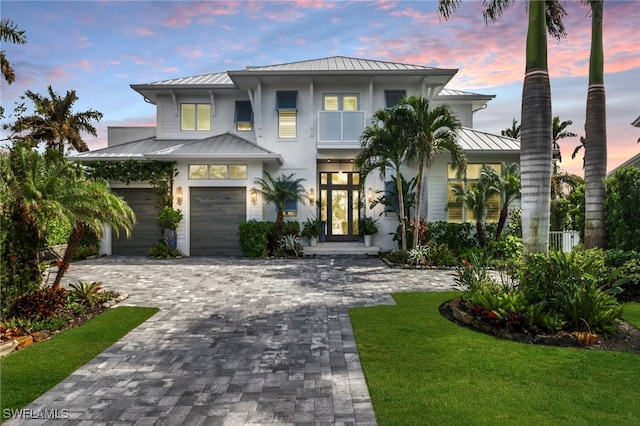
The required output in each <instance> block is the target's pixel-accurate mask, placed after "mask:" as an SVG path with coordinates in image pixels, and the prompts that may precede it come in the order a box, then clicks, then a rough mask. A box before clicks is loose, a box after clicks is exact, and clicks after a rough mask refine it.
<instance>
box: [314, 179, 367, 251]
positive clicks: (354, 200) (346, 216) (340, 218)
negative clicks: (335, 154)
mask: <svg viewBox="0 0 640 426" xmlns="http://www.w3.org/2000/svg"><path fill="white" fill-rule="evenodd" d="M359 179H360V175H359V174H358V173H356V172H321V173H320V203H321V204H320V206H321V209H320V213H321V215H320V216H321V220H322V221H324V222H325V223H326V229H325V233H326V240H327V241H357V240H358V200H359V199H360V192H359V188H358V184H359V183H360V180H359Z"/></svg>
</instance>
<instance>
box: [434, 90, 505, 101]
mask: <svg viewBox="0 0 640 426" xmlns="http://www.w3.org/2000/svg"><path fill="white" fill-rule="evenodd" d="M460 96H465V97H474V98H475V97H481V98H490V99H493V98H495V97H496V95H484V94H482V93H473V92H465V91H464V90H454V89H447V88H444V89H442V90H441V91H440V93H438V96H436V99H438V98H448V97H460Z"/></svg>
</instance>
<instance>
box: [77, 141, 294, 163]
mask: <svg viewBox="0 0 640 426" xmlns="http://www.w3.org/2000/svg"><path fill="white" fill-rule="evenodd" d="M71 159H73V160H76V161H85V162H87V161H125V160H143V161H144V160H157V161H175V160H179V159H200V160H225V161H229V160H261V161H268V162H276V163H278V164H283V163H284V160H283V159H282V156H281V155H280V154H276V153H274V152H271V151H269V150H266V149H264V148H261V147H259V146H258V145H256V144H254V143H252V142H249V141H248V140H246V139H242V138H240V137H238V136H236V135H233V134H231V133H224V134H221V135H217V136H212V137H210V138H206V139H199V140H160V139H156V138H148V139H142V140H138V141H132V142H127V143H123V144H119V145H115V146H110V147H107V148H103V149H98V150H95V151H87V152H81V153H78V154H76V155H75V156H73V157H71Z"/></svg>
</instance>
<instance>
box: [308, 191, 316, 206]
mask: <svg viewBox="0 0 640 426" xmlns="http://www.w3.org/2000/svg"><path fill="white" fill-rule="evenodd" d="M309 202H310V203H311V204H313V203H315V202H316V190H315V189H313V188H311V189H309Z"/></svg>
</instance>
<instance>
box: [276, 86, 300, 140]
mask: <svg viewBox="0 0 640 426" xmlns="http://www.w3.org/2000/svg"><path fill="white" fill-rule="evenodd" d="M276 110H277V111H278V138H280V139H295V138H296V137H297V136H298V132H297V120H298V92H297V91H278V92H276Z"/></svg>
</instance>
